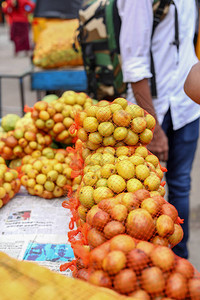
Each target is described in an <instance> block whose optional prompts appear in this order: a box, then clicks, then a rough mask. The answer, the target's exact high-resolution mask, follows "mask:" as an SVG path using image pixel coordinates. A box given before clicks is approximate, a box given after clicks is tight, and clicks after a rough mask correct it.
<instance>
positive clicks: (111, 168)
mask: <svg viewBox="0 0 200 300" xmlns="http://www.w3.org/2000/svg"><path fill="white" fill-rule="evenodd" d="M115 172H116V171H115V165H114V164H105V165H104V166H103V167H102V168H101V176H102V177H103V178H106V179H107V178H109V177H110V176H111V175H112V174H115Z"/></svg>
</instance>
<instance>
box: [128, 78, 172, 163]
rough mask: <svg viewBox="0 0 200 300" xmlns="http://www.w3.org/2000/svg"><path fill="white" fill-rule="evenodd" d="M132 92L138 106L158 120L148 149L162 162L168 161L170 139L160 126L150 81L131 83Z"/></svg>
mask: <svg viewBox="0 0 200 300" xmlns="http://www.w3.org/2000/svg"><path fill="white" fill-rule="evenodd" d="M131 86H132V90H133V93H134V96H135V99H136V101H137V104H138V105H139V106H141V107H142V108H143V109H145V110H146V111H147V112H148V113H150V114H151V115H152V116H154V118H155V119H156V126H155V129H154V133H153V139H152V141H151V143H150V144H149V145H148V149H149V150H150V151H151V152H152V153H154V154H155V155H156V156H157V157H158V158H159V159H160V160H162V161H167V159H168V139H167V137H166V135H165V133H164V131H163V130H162V127H161V126H160V125H159V122H158V119H157V116H156V112H155V109H154V106H153V102H152V97H151V91H150V88H149V83H148V79H143V80H141V81H138V82H135V83H131Z"/></svg>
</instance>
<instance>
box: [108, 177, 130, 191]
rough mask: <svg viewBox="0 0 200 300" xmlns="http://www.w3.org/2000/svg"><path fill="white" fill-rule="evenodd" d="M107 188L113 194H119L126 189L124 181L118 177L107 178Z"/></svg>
mask: <svg viewBox="0 0 200 300" xmlns="http://www.w3.org/2000/svg"><path fill="white" fill-rule="evenodd" d="M108 187H109V188H110V189H111V190H112V191H113V192H114V193H117V194H119V193H121V192H122V191H123V190H125V188H126V182H125V180H124V179H123V178H122V177H121V176H119V175H111V176H110V177H109V178H108Z"/></svg>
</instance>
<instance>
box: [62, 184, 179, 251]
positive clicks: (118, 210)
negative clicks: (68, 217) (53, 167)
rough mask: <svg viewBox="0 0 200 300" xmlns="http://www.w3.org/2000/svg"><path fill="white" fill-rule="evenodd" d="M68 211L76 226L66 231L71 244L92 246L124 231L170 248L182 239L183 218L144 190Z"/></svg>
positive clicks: (161, 198)
mask: <svg viewBox="0 0 200 300" xmlns="http://www.w3.org/2000/svg"><path fill="white" fill-rule="evenodd" d="M73 204H74V205H75V202H74V203H73ZM77 205H78V204H77ZM69 208H70V207H69ZM73 209H74V210H73ZM71 211H72V219H73V220H75V221H76V223H77V225H78V228H77V229H76V230H74V231H72V232H69V234H68V236H69V241H70V242H71V244H72V247H74V245H76V244H85V245H89V247H90V248H91V249H93V248H96V247H98V246H99V245H101V244H103V243H104V242H106V241H107V240H110V239H111V238H113V237H114V236H117V235H118V234H124V233H127V234H129V235H130V236H131V237H134V238H135V239H137V240H145V241H149V242H151V243H152V244H155V245H162V246H167V247H169V248H173V247H174V246H175V245H177V244H178V243H179V242H180V241H181V240H182V238H183V230H182V227H181V225H180V224H181V223H182V222H183V220H181V219H180V218H179V217H178V212H177V210H176V208H175V207H174V206H173V205H171V204H170V203H168V202H167V201H165V199H164V198H163V197H162V196H160V195H151V194H150V192H148V191H147V190H145V189H142V190H137V191H136V192H134V193H131V192H127V193H121V194H119V195H117V196H115V197H113V198H108V199H103V200H101V201H100V202H99V203H98V204H96V205H94V206H93V207H92V208H91V209H90V210H87V211H86V210H84V207H82V206H78V209H77V210H75V208H74V206H73V208H72V209H71ZM70 226H71V227H70V229H73V227H72V225H71V224H70Z"/></svg>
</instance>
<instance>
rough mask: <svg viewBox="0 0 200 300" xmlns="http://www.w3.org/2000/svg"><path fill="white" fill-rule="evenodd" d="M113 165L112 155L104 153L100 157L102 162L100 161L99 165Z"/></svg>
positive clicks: (113, 158)
mask: <svg viewBox="0 0 200 300" xmlns="http://www.w3.org/2000/svg"><path fill="white" fill-rule="evenodd" d="M114 163H115V157H114V155H112V154H110V153H104V154H103V155H102V160H101V165H102V166H103V165H105V164H114Z"/></svg>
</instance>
